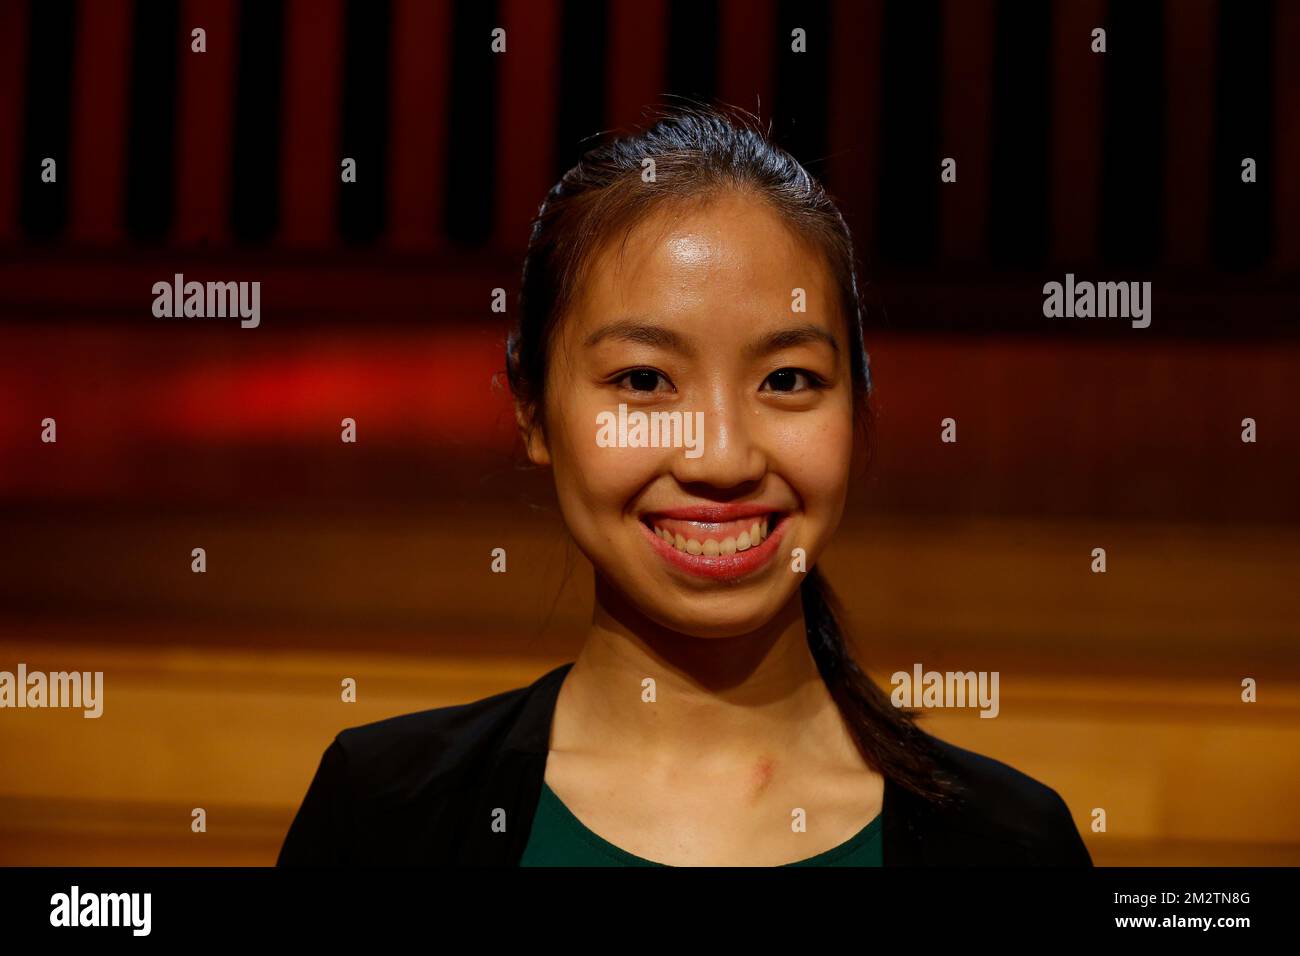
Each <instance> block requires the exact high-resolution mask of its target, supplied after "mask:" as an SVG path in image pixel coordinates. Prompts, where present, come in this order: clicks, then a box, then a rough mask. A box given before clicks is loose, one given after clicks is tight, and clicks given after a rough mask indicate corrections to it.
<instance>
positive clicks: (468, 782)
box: [280, 664, 571, 865]
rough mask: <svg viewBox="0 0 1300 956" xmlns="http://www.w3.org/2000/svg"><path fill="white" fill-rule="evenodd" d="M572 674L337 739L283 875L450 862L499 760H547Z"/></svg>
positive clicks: (288, 847)
mask: <svg viewBox="0 0 1300 956" xmlns="http://www.w3.org/2000/svg"><path fill="white" fill-rule="evenodd" d="M570 666H571V665H569V664H565V665H562V666H560V667H557V668H554V669H553V670H550V671H548V672H547V673H545V674H543V675H542V676H541V677H539V678H538V679H537V680H536V681H534V682H533V683H532V684H530V685H528V686H524V687H516V688H513V689H511V690H507V691H502V692H501V693H498V694H493V695H491V696H489V697H483V698H480V699H478V700H473V701H470V702H468V703H464V704H453V705H450V706H444V707H434V708H431V709H428V710H422V711H417V712H414V713H409V714H401V715H398V716H395V717H388V718H385V719H383V720H377V721H372V722H371V723H367V724H361V725H358V726H355V727H349V728H347V729H345V730H341V731H339V733H338V734H336V735H335V737H334V739H333V740H332V741H331V742H330V743H329V745H328V746H327V747H326V748H325V752H324V754H323V755H322V756H321V758H320V763H319V765H318V767H317V769H316V773H315V776H314V777H313V778H312V780H311V783H310V784H309V786H308V788H307V795H306V796H305V797H304V798H303V802H302V804H301V805H300V807H299V808H298V813H297V814H296V816H295V817H294V820H293V822H292V823H291V825H290V828H289V832H288V834H287V836H286V838H285V843H284V846H283V847H282V849H281V853H280V863H281V865H284V864H324V863H339V862H357V861H367V862H395V861H398V860H406V858H407V857H409V858H410V859H412V860H416V859H419V860H425V861H427V860H433V859H447V858H449V854H450V853H452V852H454V849H455V848H454V846H453V843H454V841H452V842H449V838H448V836H447V835H448V834H450V833H453V832H455V831H457V830H463V829H464V824H465V821H466V820H467V819H468V818H469V809H470V808H469V805H468V804H467V803H466V801H470V800H472V795H473V794H474V792H475V791H476V789H478V788H479V787H481V786H482V784H483V783H484V782H485V780H487V779H488V776H489V773H490V771H491V770H492V768H493V767H494V766H495V765H496V763H497V759H498V757H499V756H500V755H502V754H503V753H505V752H506V751H509V750H514V751H536V750H537V748H538V747H541V748H543V750H544V748H545V746H546V739H547V735H548V732H549V727H550V720H549V717H550V709H551V706H552V704H553V701H554V694H555V693H557V692H558V689H559V684H560V682H561V681H562V680H563V677H564V673H565V672H566V671H567V669H568V668H569V667H570ZM497 789H501V788H497ZM444 844H446V845H444Z"/></svg>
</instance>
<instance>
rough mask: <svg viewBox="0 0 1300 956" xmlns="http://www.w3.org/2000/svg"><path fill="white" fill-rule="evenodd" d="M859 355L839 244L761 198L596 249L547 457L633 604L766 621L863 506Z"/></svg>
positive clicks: (699, 621) (673, 621)
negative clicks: (846, 515) (852, 476)
mask: <svg viewBox="0 0 1300 956" xmlns="http://www.w3.org/2000/svg"><path fill="white" fill-rule="evenodd" d="M848 356H849V342H848V337H847V330H846V328H845V322H844V319H843V317H842V315H841V313H840V311H839V302H838V298H837V292H836V288H835V285H834V281H833V278H832V276H831V275H830V272H829V270H828V268H827V266H826V263H825V261H824V259H823V257H822V256H821V255H820V254H819V253H818V252H817V251H816V250H815V249H814V248H812V247H810V246H808V245H805V244H804V243H802V242H801V241H799V239H798V238H797V237H796V236H795V235H794V234H793V233H792V232H791V231H790V230H789V229H788V228H787V227H786V226H785V225H784V224H783V223H782V221H781V220H780V219H779V218H778V216H777V214H776V213H774V212H772V211H771V210H770V209H769V208H768V207H767V206H765V205H764V204H762V202H761V201H759V200H756V199H754V198H751V197H748V196H744V195H742V194H739V193H735V192H727V193H724V194H723V195H722V196H720V197H718V198H717V199H715V200H713V201H712V202H710V203H709V204H708V205H706V206H703V207H701V208H697V209H692V210H691V211H689V212H683V213H681V214H680V215H679V216H677V217H675V218H672V217H669V216H668V215H666V214H665V213H664V212H662V211H660V212H657V213H655V214H654V215H653V216H651V217H650V218H648V219H646V220H643V221H642V222H641V223H640V224H639V225H638V226H637V227H636V228H634V229H633V231H632V232H631V234H630V235H629V237H628V241H627V244H626V247H625V249H624V253H623V255H622V256H621V257H620V256H619V255H618V251H617V243H614V244H612V245H607V246H606V247H605V248H604V249H602V250H599V251H598V252H597V253H596V255H595V256H594V257H593V259H592V261H591V268H590V269H589V271H588V272H587V278H586V280H585V282H584V283H583V285H582V286H581V287H580V288H579V289H578V290H577V291H576V295H575V297H574V301H573V304H572V307H571V308H570V310H569V311H568V313H567V314H566V315H565V316H563V318H562V319H561V321H560V322H559V323H558V324H557V326H556V337H555V339H554V341H553V343H552V351H551V359H550V365H549V371H548V378H547V382H546V424H547V430H546V435H545V436H544V437H543V436H542V435H541V434H540V433H539V432H538V431H534V432H533V437H532V438H531V440H530V441H529V454H530V457H531V458H532V460H533V461H534V462H535V463H538V464H550V465H551V466H552V467H553V470H554V475H555V484H556V491H557V493H558V497H559V503H560V509H561V511H562V513H563V515H564V520H565V522H566V524H567V525H568V528H569V530H570V532H571V533H572V534H573V536H574V538H575V540H576V541H577V543H578V546H579V547H580V548H581V549H582V551H583V553H584V554H586V555H587V557H588V558H589V559H590V560H591V562H592V563H593V564H594V565H595V567H596V571H597V573H598V574H600V575H602V576H603V578H604V579H605V582H606V583H607V584H608V585H611V586H613V587H614V588H615V589H616V590H617V592H618V593H619V594H620V595H621V596H622V598H623V599H625V600H626V601H627V602H629V603H630V604H631V605H632V606H633V607H635V608H636V609H637V610H639V611H640V612H641V613H642V614H644V615H646V616H647V617H649V618H650V619H652V620H654V621H655V622H657V623H659V624H660V625H661V626H664V627H668V628H671V629H672V630H675V631H678V632H681V633H683V634H689V635H694V636H699V637H732V636H736V635H739V634H744V633H747V632H750V631H754V630H756V629H758V628H760V627H762V626H763V625H764V624H766V623H767V622H769V621H770V620H772V618H773V617H774V616H776V614H777V613H778V612H779V611H780V610H781V609H782V608H783V607H784V606H785V605H786V604H787V602H789V601H790V599H791V597H792V595H793V594H794V592H795V590H796V588H798V587H799V584H800V583H801V581H802V579H803V573H802V572H801V571H798V570H795V567H796V566H801V567H803V568H811V567H812V566H813V564H814V563H815V562H816V560H817V559H818V557H820V555H821V554H822V551H823V549H824V548H825V546H826V543H827V542H828V541H829V539H830V537H831V534H832V533H833V532H834V530H835V527H836V525H837V524H838V523H839V519H840V515H841V513H842V512H843V508H844V501H845V495H846V491H847V486H848V476H849V470H850V459H851V455H852V443H853V411H852V409H853V403H852V384H851V380H850V371H849V360H848ZM620 406H624V408H625V414H622V413H620ZM656 413H658V414H656ZM638 420H639V421H638ZM699 424H702V426H703V428H702V436H701V434H700V430H699V429H698V427H697V426H698V425H699ZM701 438H702V441H701ZM656 445H657V446H658V447H655V446H656ZM665 446H667V447H665ZM796 548H799V549H802V552H803V561H802V564H801V565H796V554H795V549H796Z"/></svg>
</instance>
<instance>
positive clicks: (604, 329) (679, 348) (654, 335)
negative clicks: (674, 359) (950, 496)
mask: <svg viewBox="0 0 1300 956" xmlns="http://www.w3.org/2000/svg"><path fill="white" fill-rule="evenodd" d="M605 339H618V340H620V341H623V342H635V343H637V344H639V345H650V346H654V347H656V348H661V349H667V350H668V351H670V352H678V353H680V354H682V355H685V356H688V357H689V356H692V355H694V354H695V349H694V348H693V347H692V346H691V344H690V343H689V342H687V341H686V339H684V338H682V337H681V336H680V335H678V334H677V333H676V332H674V331H673V330H672V329H666V328H664V327H663V326H662V325H650V324H647V323H645V322H640V321H637V320H635V319H622V320H620V321H618V322H610V323H609V324H608V325H602V326H601V327H600V328H598V329H596V330H595V331H594V332H592V333H591V334H590V335H588V336H587V342H586V345H587V347H588V348H591V347H592V346H594V345H599V344H600V343H601V342H603V341H604V340H605Z"/></svg>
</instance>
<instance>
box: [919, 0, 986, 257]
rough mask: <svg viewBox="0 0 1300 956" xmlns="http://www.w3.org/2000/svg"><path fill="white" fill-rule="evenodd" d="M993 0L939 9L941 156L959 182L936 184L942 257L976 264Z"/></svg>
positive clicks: (981, 231)
mask: <svg viewBox="0 0 1300 956" xmlns="http://www.w3.org/2000/svg"><path fill="white" fill-rule="evenodd" d="M994 16H995V10H994V0H947V2H946V3H945V4H944V8H943V21H944V22H943V62H944V77H943V96H942V109H943V129H942V131H941V133H940V139H939V143H940V154H941V155H940V156H938V157H935V161H934V168H933V175H934V176H935V177H938V176H939V174H940V166H939V162H940V160H941V159H942V158H944V157H949V156H950V157H952V158H953V159H955V160H956V161H957V181H956V182H955V183H944V182H941V183H940V186H939V222H940V233H941V236H942V243H943V254H944V257H945V258H948V259H952V260H957V261H965V262H969V261H974V260H977V259H979V258H981V257H982V256H983V254H984V251H985V249H986V248H987V247H986V245H985V236H986V235H987V233H986V231H985V222H986V217H987V215H988V198H989V155H990V154H989V123H990V121H991V118H992V102H993V101H992V97H993V31H994Z"/></svg>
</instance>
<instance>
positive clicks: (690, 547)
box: [653, 515, 768, 557]
mask: <svg viewBox="0 0 1300 956" xmlns="http://www.w3.org/2000/svg"><path fill="white" fill-rule="evenodd" d="M653 531H654V533H655V534H656V535H658V536H659V537H661V538H663V539H664V540H665V541H667V542H668V543H669V544H670V545H672V546H673V547H674V548H676V549H677V550H678V551H685V552H686V553H687V554H703V555H705V556H707V557H715V556H717V555H732V554H735V553H736V552H737V551H748V550H749V549H750V548H757V547H758V546H759V545H760V544H761V543H762V542H763V541H765V540H766V539H767V534H768V516H767V515H764V516H763V518H762V519H760V520H757V521H755V522H754V523H753V524H751V525H750V526H749V527H748V528H747V529H745V530H744V531H742V532H740V534H739V535H737V536H736V537H734V538H723V539H722V540H721V541H718V540H717V539H716V538H705V539H703V540H700V539H698V538H687V537H686V536H685V535H683V534H682V533H681V532H673V531H669V530H667V529H666V528H659V527H655V528H653Z"/></svg>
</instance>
